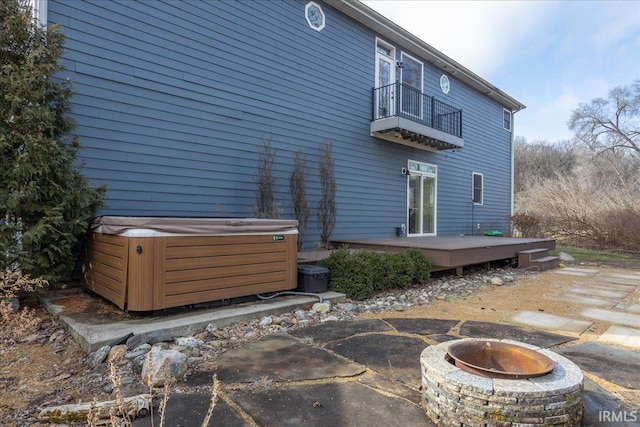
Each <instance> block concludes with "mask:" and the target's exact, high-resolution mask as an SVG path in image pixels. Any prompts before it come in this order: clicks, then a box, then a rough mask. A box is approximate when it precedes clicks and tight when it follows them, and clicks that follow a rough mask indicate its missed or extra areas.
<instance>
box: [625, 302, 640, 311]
mask: <svg viewBox="0 0 640 427" xmlns="http://www.w3.org/2000/svg"><path fill="white" fill-rule="evenodd" d="M626 310H627V311H631V312H633V313H640V304H634V305H630V306H629V307H627V308H626Z"/></svg>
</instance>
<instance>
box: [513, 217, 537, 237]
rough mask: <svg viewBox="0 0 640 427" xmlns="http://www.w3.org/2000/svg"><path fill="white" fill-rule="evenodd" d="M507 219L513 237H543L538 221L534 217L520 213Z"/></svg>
mask: <svg viewBox="0 0 640 427" xmlns="http://www.w3.org/2000/svg"><path fill="white" fill-rule="evenodd" d="M508 219H509V221H511V226H512V232H511V235H512V236H513V237H532V238H540V237H544V233H543V232H542V228H541V227H540V219H538V218H537V217H536V216H534V215H529V214H526V213H522V212H520V213H516V214H513V215H511V216H509V217H508Z"/></svg>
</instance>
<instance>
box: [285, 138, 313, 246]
mask: <svg viewBox="0 0 640 427" xmlns="http://www.w3.org/2000/svg"><path fill="white" fill-rule="evenodd" d="M305 181H306V179H305V161H304V157H303V156H302V152H300V151H296V153H295V155H294V157H293V170H292V171H291V174H289V194H291V201H292V203H293V211H294V213H295V216H296V219H297V220H298V250H300V249H302V244H303V243H304V238H305V235H306V227H307V221H308V220H309V204H308V202H307V195H306V188H305V187H306V183H305Z"/></svg>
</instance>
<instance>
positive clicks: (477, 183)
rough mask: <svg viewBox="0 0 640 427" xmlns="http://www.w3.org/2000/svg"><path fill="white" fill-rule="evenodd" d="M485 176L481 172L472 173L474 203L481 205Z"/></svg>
mask: <svg viewBox="0 0 640 427" xmlns="http://www.w3.org/2000/svg"><path fill="white" fill-rule="evenodd" d="M482 181H483V176H482V174H481V173H477V172H474V173H473V175H472V185H473V192H472V195H471V198H472V200H473V204H474V205H481V204H482V198H483V195H482V193H483V189H482V188H483V183H482Z"/></svg>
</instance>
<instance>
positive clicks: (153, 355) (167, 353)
mask: <svg viewBox="0 0 640 427" xmlns="http://www.w3.org/2000/svg"><path fill="white" fill-rule="evenodd" d="M165 366H166V367H165ZM188 368H189V365H188V363H187V356H185V355H184V354H182V353H180V352H179V351H176V350H162V349H161V348H159V347H153V348H152V349H151V352H150V353H149V357H148V358H145V361H144V364H143V365H142V381H144V383H145V384H147V385H148V386H150V387H162V386H163V385H164V384H165V382H166V381H167V380H173V379H176V380H177V379H180V378H182V377H183V376H184V374H185V373H186V372H187V369H188Z"/></svg>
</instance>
